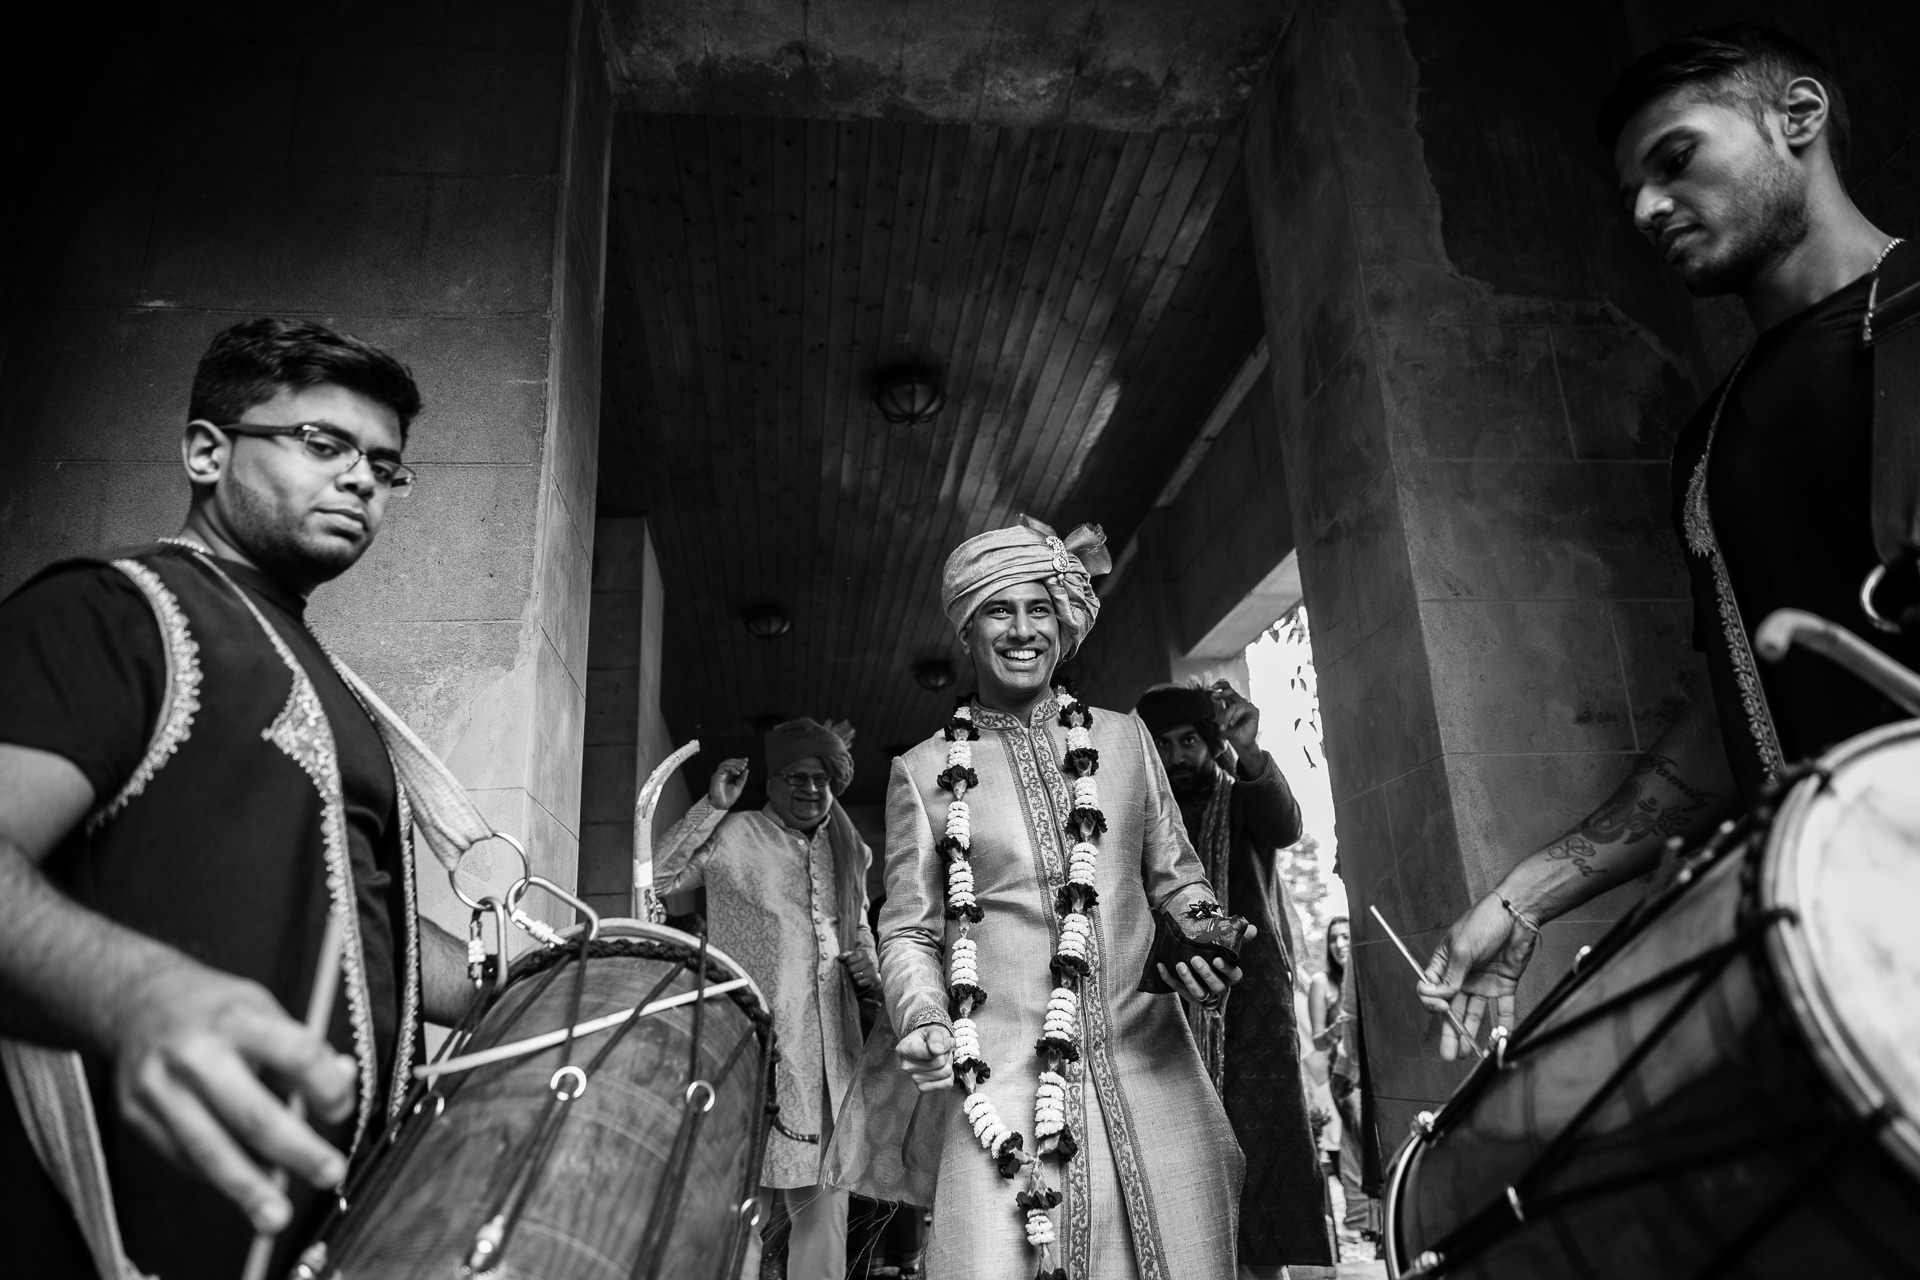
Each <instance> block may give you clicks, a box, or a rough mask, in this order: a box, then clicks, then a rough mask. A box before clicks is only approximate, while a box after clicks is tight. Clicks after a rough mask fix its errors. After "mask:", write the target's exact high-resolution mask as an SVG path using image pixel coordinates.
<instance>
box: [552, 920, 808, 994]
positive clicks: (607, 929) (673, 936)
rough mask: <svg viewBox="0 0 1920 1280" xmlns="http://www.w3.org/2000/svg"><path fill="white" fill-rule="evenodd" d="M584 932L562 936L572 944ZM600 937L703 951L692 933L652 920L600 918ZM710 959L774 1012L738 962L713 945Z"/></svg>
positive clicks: (576, 930)
mask: <svg viewBox="0 0 1920 1280" xmlns="http://www.w3.org/2000/svg"><path fill="white" fill-rule="evenodd" d="M584 928H586V926H585V925H583V924H576V925H573V926H572V927H570V928H566V929H562V930H561V931H560V936H561V937H563V938H566V939H567V940H569V941H572V940H574V939H577V938H578V937H579V936H580V931H581V930H582V929H584ZM598 936H599V937H602V938H607V939H613V938H651V939H653V940H654V941H655V942H671V943H675V944H677V945H679V946H683V947H685V948H686V949H687V950H688V951H690V952H698V951H699V950H700V939H698V938H696V937H694V936H693V935H692V934H690V933H682V932H681V931H680V930H678V929H669V928H668V927H667V926H666V925H663V924H655V923H654V922H653V921H651V920H634V919H630V918H629V917H627V916H602V917H600V933H599V935H598ZM707 959H708V960H709V961H710V962H712V963H714V964H717V965H719V966H720V967H721V968H722V969H725V970H727V971H728V972H729V973H731V974H732V975H733V976H734V977H736V978H740V979H743V980H744V981H745V982H746V984H747V990H748V992H750V993H751V994H752V996H753V998H754V1000H755V1002H757V1003H758V1004H759V1006H760V1008H762V1009H771V1008H773V1006H772V1005H770V1004H768V1003H767V994H766V992H764V991H762V990H760V984H759V983H757V982H755V981H754V980H753V975H752V974H750V973H748V972H747V971H746V970H745V969H743V968H741V967H740V962H739V961H738V960H735V959H734V958H733V957H732V956H730V955H728V954H727V953H726V952H724V951H722V950H721V949H720V948H718V947H716V946H714V945H712V944H711V943H709V944H708V945H707Z"/></svg>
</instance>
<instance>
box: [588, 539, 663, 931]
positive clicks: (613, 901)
mask: <svg viewBox="0 0 1920 1280" xmlns="http://www.w3.org/2000/svg"><path fill="white" fill-rule="evenodd" d="M664 617H665V595H664V592H663V589H662V587H661V585H660V562H659V559H658V558H657V557H656V556H655V554H654V549H653V540H652V538H650V537H649V536H648V533H647V522H646V520H645V519H644V518H642V517H638V516H622V517H616V518H604V519H601V520H599V521H597V522H596V531H595V533H594V540H593V622H592V626H591V628H590V637H589V641H588V646H587V727H586V749H585V761H584V769H583V773H582V778H581V784H580V819H581V829H580V893H581V896H582V897H584V898H586V899H587V901H589V902H590V903H592V904H593V907H594V910H596V911H598V912H600V913H601V914H602V915H615V916H624V915H628V914H631V911H632V895H633V861H632V854H633V806H634V800H635V797H637V796H638V795H639V793H640V787H641V785H642V784H644V783H645V782H646V780H647V777H648V776H649V775H650V774H652V772H653V770H654V768H655V767H656V766H657V765H658V764H659V763H660V762H661V761H662V760H664V759H666V758H667V757H668V756H669V755H671V754H672V753H673V749H674V747H675V746H676V745H678V744H676V743H675V742H674V741H673V739H672V736H671V735H670V734H668V732H667V727H666V720H665V719H664V718H663V717H662V716H661V714H660V637H661V629H662V627H663V625H664V621H663V620H664ZM689 803H690V801H689V798H688V794H687V786H686V782H685V781H684V780H683V779H682V778H681V776H680V775H679V774H678V773H676V774H674V776H673V777H672V778H671V779H669V781H668V783H667V787H666V790H665V791H664V792H663V793H662V794H661V797H660V805H659V808H658V809H657V810H656V811H655V813H654V819H655V821H654V830H655V832H656V833H659V832H664V831H665V830H666V829H667V828H668V827H669V826H671V825H672V824H673V823H674V822H675V821H677V820H678V819H679V818H680V816H681V815H682V814H684V813H685V812H686V811H687V808H688V805H689Z"/></svg>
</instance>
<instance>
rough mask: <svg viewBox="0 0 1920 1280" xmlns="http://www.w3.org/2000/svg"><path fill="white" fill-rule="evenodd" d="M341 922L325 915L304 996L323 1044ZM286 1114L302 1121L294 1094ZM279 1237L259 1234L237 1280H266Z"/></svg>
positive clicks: (300, 1100) (301, 1103)
mask: <svg viewBox="0 0 1920 1280" xmlns="http://www.w3.org/2000/svg"><path fill="white" fill-rule="evenodd" d="M344 921H345V917H343V916H341V915H340V914H339V913H338V912H336V911H328V912H327V926H326V930H325V931H324V932H323V933H321V935H320V967H319V969H317V970H315V971H314V975H313V989H312V990H311V991H310V992H309V993H308V995H307V1030H308V1031H311V1032H312V1033H313V1034H314V1035H316V1036H319V1037H320V1038H321V1039H322V1040H324V1039H325V1038H326V1034H327V1024H328V1023H329V1022H331V1021H333V1000H334V996H335V995H336V994H337V993H338V992H339V990H340V946H341V942H342V939H343V937H344V934H345V926H344ZM287 1110H288V1111H290V1112H292V1113H293V1118H294V1119H295V1120H305V1119H306V1118H307V1100H306V1098H305V1097H303V1096H302V1095H301V1094H300V1093H299V1091H297V1090H296V1091H295V1092H294V1094H293V1096H292V1097H290V1098H288V1099H287ZM273 1182H274V1186H275V1187H277V1188H279V1189H280V1190H282V1191H284V1190H286V1187H287V1171H286V1170H285V1169H276V1170H275V1171H274V1174H273ZM279 1234H280V1233H279V1232H277V1231H262V1232H260V1233H259V1234H257V1235H255V1236H254V1237H253V1247H252V1248H251V1249H249V1250H248V1251H247V1266H246V1269H245V1270H244V1271H242V1272H241V1273H240V1280H265V1277H266V1274H267V1263H268V1262H269V1261H271V1260H272V1258H273V1242H274V1240H275V1239H276V1238H277V1237H278V1236H279Z"/></svg>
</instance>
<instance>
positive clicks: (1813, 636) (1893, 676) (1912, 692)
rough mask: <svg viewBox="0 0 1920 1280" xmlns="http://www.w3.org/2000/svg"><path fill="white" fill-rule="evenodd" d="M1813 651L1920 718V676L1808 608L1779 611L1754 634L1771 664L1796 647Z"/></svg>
mask: <svg viewBox="0 0 1920 1280" xmlns="http://www.w3.org/2000/svg"><path fill="white" fill-rule="evenodd" d="M1796 644H1797V645H1800V646H1801V647H1802V648H1806V649H1811V650H1813V652H1815V653H1817V654H1819V655H1820V656H1821V657H1823V658H1825V659H1827V660H1828V661H1829V662H1832V663H1835V664H1836V665H1838V666H1840V667H1842V668H1843V669H1845V670H1846V671H1847V672H1848V673H1849V674H1851V675H1854V676H1856V677H1858V678H1859V679H1861V680H1864V681H1865V682H1866V683H1868V684H1870V685H1872V686H1873V687H1874V688H1875V689H1878V690H1879V691H1880V692H1881V693H1883V694H1885V695H1886V696H1887V697H1889V698H1891V699H1892V700H1893V701H1895V702H1897V703H1899V704H1900V706H1901V707H1903V708H1904V709H1905V710H1906V711H1907V712H1908V713H1909V714H1911V715H1920V675H1915V674H1914V673H1913V672H1911V671H1909V670H1907V669H1906V668H1905V667H1903V666H1901V665H1900V664H1899V663H1897V662H1895V661H1894V660H1893V659H1892V658H1889V657H1888V656H1887V655H1886V654H1884V653H1882V652H1880V651H1879V650H1878V649H1876V648H1874V647H1873V646H1872V645H1870V644H1868V643H1867V642H1866V641H1864V640H1862V639H1861V638H1860V637H1859V636H1856V635H1854V634H1853V632H1851V631H1849V630H1847V629H1846V628H1845V627H1843V626H1840V625H1839V624H1837V623H1833V622H1828V621H1827V620H1826V619H1825V618H1822V617H1820V616H1819V615H1817V614H1812V613H1808V612H1806V611H1805V610H1804V609H1775V610H1774V611H1773V612H1772V613H1770V614H1768V615H1767V616H1766V618H1765V619H1764V620H1763V621H1762V622H1761V623H1760V629H1759V630H1758V631H1755V632H1754V633H1753V647H1754V651H1755V652H1757V653H1758V654H1759V655H1760V656H1761V657H1763V658H1765V659H1767V661H1769V662H1778V661H1780V659H1782V658H1784V657H1786V656H1787V650H1788V649H1790V648H1792V647H1793V646H1794V645H1796Z"/></svg>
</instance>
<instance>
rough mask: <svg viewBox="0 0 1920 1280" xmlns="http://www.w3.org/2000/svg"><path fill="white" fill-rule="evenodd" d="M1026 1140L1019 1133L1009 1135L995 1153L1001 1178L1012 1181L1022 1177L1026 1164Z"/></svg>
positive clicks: (995, 1160)
mask: <svg viewBox="0 0 1920 1280" xmlns="http://www.w3.org/2000/svg"><path fill="white" fill-rule="evenodd" d="M1026 1145H1027V1144H1026V1140H1025V1139H1024V1138H1022V1137H1021V1136H1020V1135H1019V1133H1018V1132H1014V1133H1009V1134H1008V1135H1007V1136H1006V1137H1005V1138H1003V1139H1001V1141H1000V1146H999V1149H998V1150H997V1151H996V1152H995V1153H994V1164H995V1165H997V1166H998V1167H999V1170H1000V1176H1001V1177H1003V1178H1006V1179H1008V1180H1009V1181H1011V1180H1012V1179H1014V1178H1017V1177H1019V1176H1020V1169H1021V1166H1023V1165H1025V1164H1026V1160H1025V1159H1024V1158H1023V1157H1024V1156H1025V1155H1026Z"/></svg>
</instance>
